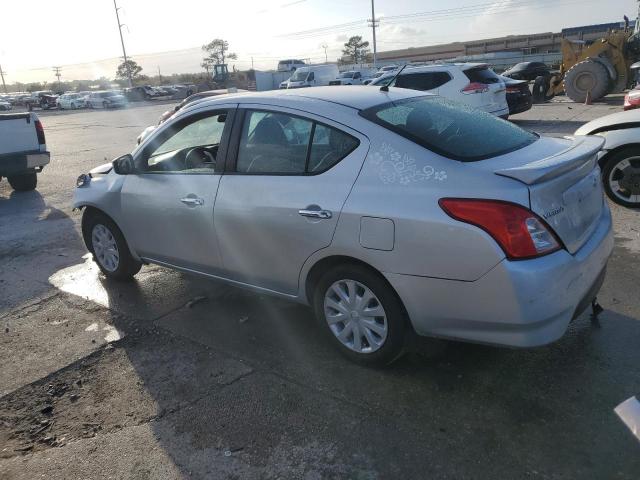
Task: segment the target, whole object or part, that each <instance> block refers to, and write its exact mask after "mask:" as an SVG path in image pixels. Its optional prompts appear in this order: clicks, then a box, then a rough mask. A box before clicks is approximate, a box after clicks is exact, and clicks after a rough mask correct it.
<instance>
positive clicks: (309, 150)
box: [236, 110, 359, 175]
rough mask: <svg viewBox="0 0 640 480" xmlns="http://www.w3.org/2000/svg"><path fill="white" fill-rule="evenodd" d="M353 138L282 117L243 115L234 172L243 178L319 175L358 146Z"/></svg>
mask: <svg viewBox="0 0 640 480" xmlns="http://www.w3.org/2000/svg"><path fill="white" fill-rule="evenodd" d="M358 144H359V142H358V140H357V139H356V138H354V137H352V136H351V135H348V134H346V133H344V132H342V131H339V130H337V129H335V128H333V127H329V126H326V125H323V124H320V123H317V122H314V121H313V120H310V119H306V118H302V117H298V116H295V115H289V114H286V113H277V112H265V111H257V110H249V111H247V113H246V115H245V119H244V125H243V128H242V134H241V137H240V145H239V148H238V159H237V164H236V171H237V172H239V173H247V174H280V175H282V174H285V175H287V174H288V175H305V174H318V173H322V172H324V171H326V170H328V169H329V168H331V167H332V166H334V165H335V164H336V163H338V162H339V161H340V160H342V159H343V158H345V157H346V156H347V155H349V154H350V153H351V152H352V151H353V150H355V148H356V147H357V146H358Z"/></svg>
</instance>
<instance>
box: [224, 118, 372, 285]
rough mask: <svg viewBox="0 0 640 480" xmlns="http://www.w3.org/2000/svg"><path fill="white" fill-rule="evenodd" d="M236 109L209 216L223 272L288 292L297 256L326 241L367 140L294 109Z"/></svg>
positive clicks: (299, 265)
mask: <svg viewBox="0 0 640 480" xmlns="http://www.w3.org/2000/svg"><path fill="white" fill-rule="evenodd" d="M238 112H239V113H238V119H237V120H236V124H237V126H238V127H237V128H238V132H239V139H238V140H237V143H236V144H235V145H236V148H235V149H234V155H233V157H234V160H235V161H232V162H230V163H231V164H232V165H231V167H230V169H231V171H230V172H228V173H227V174H225V175H224V176H223V177H222V179H221V182H220V188H219V191H218V198H217V201H216V211H215V216H214V217H215V229H216V233H217V235H218V242H219V245H220V252H221V255H222V259H223V262H224V267H225V270H226V275H227V276H228V277H230V278H232V279H234V280H237V281H240V282H244V283H247V284H250V285H254V286H259V287H262V288H266V289H270V290H274V291H277V292H280V293H286V294H295V293H296V292H297V289H298V276H299V274H300V270H301V269H302V266H303V264H304V262H305V261H306V260H307V259H308V258H309V256H311V255H312V254H313V253H314V252H316V251H318V250H320V249H322V248H324V247H327V246H328V245H329V244H330V243H331V240H332V238H333V233H334V231H335V228H336V225H337V222H338V218H339V216H340V211H341V210H342V206H343V205H344V202H345V201H346V198H347V195H348V194H349V191H350V190H351V187H352V186H353V183H354V182H355V180H356V178H357V176H358V172H359V171H360V168H361V167H362V163H363V161H364V158H365V156H366V153H367V150H368V148H369V147H368V146H369V143H368V141H367V139H366V137H364V136H363V135H360V134H359V133H357V132H354V131H351V130H350V129H347V128H345V127H343V126H337V125H336V124H333V122H331V121H329V120H326V119H318V118H311V116H307V115H306V114H305V116H300V112H297V111H290V110H287V109H278V111H276V110H275V109H269V110H264V107H259V106H255V108H251V107H250V106H247V108H246V109H239V110H238ZM235 131H236V127H234V132H235Z"/></svg>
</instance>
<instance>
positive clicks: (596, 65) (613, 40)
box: [534, 17, 640, 103]
mask: <svg viewBox="0 0 640 480" xmlns="http://www.w3.org/2000/svg"><path fill="white" fill-rule="evenodd" d="M625 21H626V22H625V28H624V29H622V30H612V31H609V32H608V33H607V35H606V36H605V37H604V38H601V39H599V40H596V41H594V42H593V43H591V44H590V45H586V44H585V43H584V42H576V41H571V40H567V39H566V38H565V39H563V40H562V47H561V48H562V65H561V66H560V71H559V73H557V74H554V75H552V76H551V77H550V78H544V77H538V78H537V79H536V81H535V83H534V91H535V90H536V88H537V89H538V91H546V95H545V97H546V98H547V99H549V98H551V97H553V96H554V95H558V94H560V93H562V92H564V93H565V94H566V95H567V97H569V98H570V99H571V100H573V101H574V102H580V103H583V102H584V101H585V100H586V99H587V96H589V97H590V98H591V100H593V101H595V100H598V99H600V98H602V97H604V96H606V95H608V94H610V93H620V92H622V91H624V90H625V89H626V88H628V87H629V86H630V84H631V82H632V81H635V78H632V77H633V76H634V75H632V71H631V69H630V67H631V65H632V64H633V63H634V62H636V61H637V60H638V59H640V38H639V37H640V35H639V34H638V29H639V28H640V22H638V20H636V31H635V32H634V31H632V30H631V29H630V28H629V22H628V20H627V19H626V17H625Z"/></svg>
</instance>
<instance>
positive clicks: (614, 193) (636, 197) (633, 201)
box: [602, 147, 640, 208]
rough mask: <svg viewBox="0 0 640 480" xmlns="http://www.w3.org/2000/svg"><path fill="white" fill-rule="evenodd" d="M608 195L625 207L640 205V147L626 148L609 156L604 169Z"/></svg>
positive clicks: (603, 176) (637, 206)
mask: <svg viewBox="0 0 640 480" xmlns="http://www.w3.org/2000/svg"><path fill="white" fill-rule="evenodd" d="M602 178H603V180H604V191H605V192H606V194H607V196H608V197H609V198H610V199H611V200H612V201H614V202H615V203H617V204H619V205H623V206H625V207H632V208H633V207H635V208H639V207H640V147H630V148H625V149H624V150H621V151H619V152H616V153H614V154H613V155H611V157H609V158H607V160H606V162H605V164H604V165H603V169H602Z"/></svg>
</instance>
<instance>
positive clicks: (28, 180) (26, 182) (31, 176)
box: [7, 172, 38, 192]
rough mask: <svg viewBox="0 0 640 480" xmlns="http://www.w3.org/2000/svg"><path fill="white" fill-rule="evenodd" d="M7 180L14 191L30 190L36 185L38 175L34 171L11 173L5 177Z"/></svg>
mask: <svg viewBox="0 0 640 480" xmlns="http://www.w3.org/2000/svg"><path fill="white" fill-rule="evenodd" d="M7 180H8V181H9V185H11V188H13V189H14V190H15V191H16V192H28V191H30V190H35V188H36V185H37V184H38V176H37V175H36V172H29V173H24V174H22V175H12V176H9V177H7Z"/></svg>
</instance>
